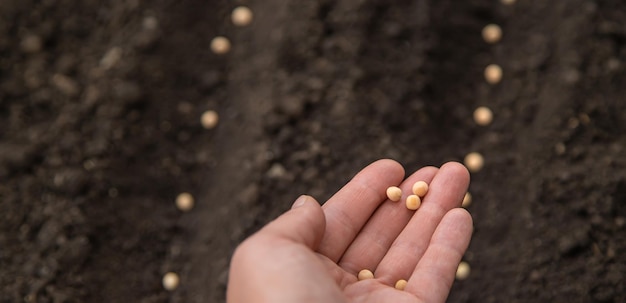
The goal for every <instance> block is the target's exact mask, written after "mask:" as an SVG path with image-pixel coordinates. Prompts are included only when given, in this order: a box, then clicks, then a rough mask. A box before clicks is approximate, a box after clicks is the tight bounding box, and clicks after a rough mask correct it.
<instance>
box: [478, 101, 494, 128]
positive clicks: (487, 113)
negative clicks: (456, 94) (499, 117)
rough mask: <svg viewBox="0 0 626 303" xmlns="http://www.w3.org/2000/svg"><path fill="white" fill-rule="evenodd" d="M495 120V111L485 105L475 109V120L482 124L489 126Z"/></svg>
mask: <svg viewBox="0 0 626 303" xmlns="http://www.w3.org/2000/svg"><path fill="white" fill-rule="evenodd" d="M491 121H493V112H492V111H491V110H490V109H489V108H488V107H485V106H481V107H479V108H477V109H476V110H474V122H476V124H478V125H480V126H487V125H489V124H491Z"/></svg>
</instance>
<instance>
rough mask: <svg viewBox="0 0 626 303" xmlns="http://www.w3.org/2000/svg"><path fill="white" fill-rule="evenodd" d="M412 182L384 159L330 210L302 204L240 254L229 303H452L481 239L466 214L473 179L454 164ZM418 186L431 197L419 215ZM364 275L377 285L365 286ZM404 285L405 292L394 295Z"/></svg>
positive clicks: (423, 173)
mask: <svg viewBox="0 0 626 303" xmlns="http://www.w3.org/2000/svg"><path fill="white" fill-rule="evenodd" d="M403 177H404V169H403V168H402V166H401V165H400V164H398V163H397V162H395V161H392V160H380V161H377V162H374V163H372V164H370V165H369V166H367V167H366V168H364V169H363V170H362V171H361V172H359V173H358V174H357V175H356V176H355V177H354V178H353V179H352V180H351V181H350V182H349V183H348V184H346V185H345V186H344V187H343V188H342V189H341V190H339V191H338V192H337V193H336V194H335V195H334V196H333V197H331V198H330V199H329V200H328V201H327V202H326V203H325V204H324V205H323V206H322V207H320V205H319V204H318V203H317V202H316V201H315V200H314V199H313V198H312V197H309V196H301V197H300V198H298V199H297V200H296V202H295V203H294V205H293V206H292V209H291V210H289V211H287V212H286V213H284V214H283V215H281V216H280V217H278V218H277V219H276V220H274V221H273V222H271V223H269V224H268V225H267V226H265V227H264V228H263V229H261V230H260V231H259V232H257V233H256V234H254V235H253V236H251V237H250V238H248V239H247V240H246V241H244V242H243V243H242V244H241V245H240V246H239V247H238V248H237V250H236V251H235V254H234V255H233V258H232V261H231V268H230V275H229V282H228V291H227V301H228V302H230V303H238V302H444V301H445V300H446V298H447V296H448V293H449V291H450V288H451V287H452V283H453V281H454V276H455V272H456V268H457V266H458V264H459V262H460V260H461V257H462V256H463V253H464V252H465V250H466V249H467V246H468V244H469V241H470V238H471V233H472V218H471V216H470V215H469V213H468V212H467V211H466V210H464V209H462V208H458V207H459V206H460V205H461V201H462V199H463V196H464V194H465V192H466V190H467V186H468V184H469V173H468V172H467V170H466V169H465V167H464V166H462V165H461V164H458V163H447V164H445V165H443V166H442V167H441V168H440V169H437V168H435V167H425V168H422V169H420V170H418V171H417V172H415V173H414V174H412V175H411V176H409V177H408V178H407V179H406V180H404V181H402V179H403ZM419 180H423V181H426V182H427V183H429V190H428V193H427V194H426V196H425V197H424V198H423V201H422V205H421V207H420V208H419V209H418V210H417V211H411V210H408V209H407V208H406V207H405V205H404V202H403V201H404V199H406V197H407V195H408V194H409V193H410V192H411V186H412V185H413V183H415V182H417V181H419ZM398 184H401V185H399V187H400V188H402V191H403V197H402V200H401V201H400V202H391V201H389V200H388V199H387V197H386V194H385V192H386V189H387V187H389V186H398ZM362 269H369V270H371V271H372V272H374V279H369V280H362V281H358V279H357V274H358V272H359V271H360V270H362ZM400 279H405V280H407V281H408V284H407V285H406V288H405V289H404V290H397V289H395V288H394V284H395V283H396V281H398V280H400Z"/></svg>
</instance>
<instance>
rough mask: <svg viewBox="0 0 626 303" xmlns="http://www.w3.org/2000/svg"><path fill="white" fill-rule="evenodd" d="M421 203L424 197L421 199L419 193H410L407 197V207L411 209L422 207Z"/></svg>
mask: <svg viewBox="0 0 626 303" xmlns="http://www.w3.org/2000/svg"><path fill="white" fill-rule="evenodd" d="M421 204H422V199H420V197H419V196H417V195H410V196H408V197H406V208H408V209H410V210H417V209H418V208H420V205H421Z"/></svg>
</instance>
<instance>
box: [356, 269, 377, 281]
mask: <svg viewBox="0 0 626 303" xmlns="http://www.w3.org/2000/svg"><path fill="white" fill-rule="evenodd" d="M358 278H359V281H362V280H366V279H374V273H372V271H371V270H369V269H363V270H361V271H360V272H359V275H358Z"/></svg>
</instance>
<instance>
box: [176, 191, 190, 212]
mask: <svg viewBox="0 0 626 303" xmlns="http://www.w3.org/2000/svg"><path fill="white" fill-rule="evenodd" d="M193 205H194V198H193V196H192V195H191V194H189V193H181V194H180V195H178V197H176V207H178V209H180V210H181V211H190V210H191V209H192V208H193Z"/></svg>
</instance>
